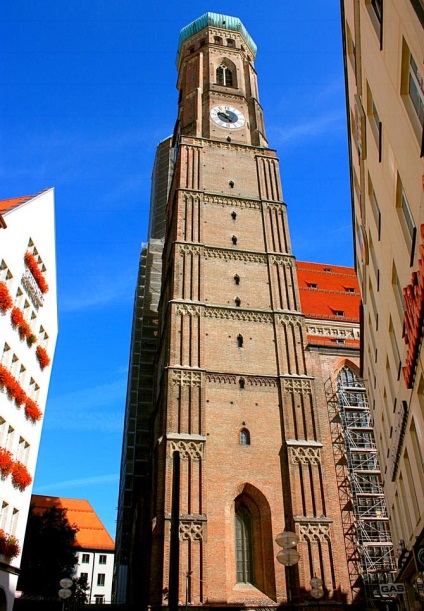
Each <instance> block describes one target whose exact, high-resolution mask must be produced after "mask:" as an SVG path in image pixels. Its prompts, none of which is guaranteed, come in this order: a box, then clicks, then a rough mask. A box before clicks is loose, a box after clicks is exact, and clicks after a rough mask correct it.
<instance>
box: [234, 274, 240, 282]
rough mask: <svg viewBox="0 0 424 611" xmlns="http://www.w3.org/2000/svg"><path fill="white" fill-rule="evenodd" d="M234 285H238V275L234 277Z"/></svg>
mask: <svg viewBox="0 0 424 611" xmlns="http://www.w3.org/2000/svg"><path fill="white" fill-rule="evenodd" d="M234 284H240V276H239V275H238V274H236V275H235V276H234Z"/></svg>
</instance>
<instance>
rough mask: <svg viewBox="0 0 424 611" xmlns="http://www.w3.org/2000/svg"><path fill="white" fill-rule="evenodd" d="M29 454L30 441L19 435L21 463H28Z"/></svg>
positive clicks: (19, 457)
mask: <svg viewBox="0 0 424 611" xmlns="http://www.w3.org/2000/svg"><path fill="white" fill-rule="evenodd" d="M28 456H29V443H28V442H27V441H26V440H25V439H24V438H23V437H19V444H18V455H17V458H18V460H19V461H20V462H21V463H23V464H24V465H26V464H27V463H28Z"/></svg>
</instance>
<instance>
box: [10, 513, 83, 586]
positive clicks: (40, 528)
mask: <svg viewBox="0 0 424 611" xmlns="http://www.w3.org/2000/svg"><path fill="white" fill-rule="evenodd" d="M77 532H78V528H77V527H76V526H75V525H74V526H71V525H70V524H69V521H68V518H67V517H66V509H61V508H58V507H50V508H49V509H47V510H46V511H45V512H44V513H41V514H40V513H35V511H34V507H33V506H31V508H30V512H29V515H28V523H27V529H26V533H25V540H24V548H23V553H22V561H21V574H20V576H19V581H18V589H19V590H22V592H23V594H24V596H37V597H44V598H57V595H58V591H59V589H60V586H59V581H60V580H61V579H62V578H63V577H70V576H71V575H72V573H73V572H74V568H75V564H76V562H77V557H76V553H75V548H74V543H75V536H76V534H77Z"/></svg>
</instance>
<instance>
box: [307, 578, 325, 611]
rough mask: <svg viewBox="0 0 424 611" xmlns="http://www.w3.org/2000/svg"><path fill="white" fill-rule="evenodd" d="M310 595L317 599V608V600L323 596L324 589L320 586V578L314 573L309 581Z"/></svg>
mask: <svg viewBox="0 0 424 611" xmlns="http://www.w3.org/2000/svg"><path fill="white" fill-rule="evenodd" d="M309 583H310V584H311V596H312V597H313V598H315V600H317V601H318V609H319V601H320V599H321V598H322V597H323V596H324V589H323V587H322V579H319V578H318V577H316V576H315V575H314V576H313V577H312V579H311V581H310V582H309Z"/></svg>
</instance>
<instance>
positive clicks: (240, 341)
mask: <svg viewBox="0 0 424 611" xmlns="http://www.w3.org/2000/svg"><path fill="white" fill-rule="evenodd" d="M237 347H238V348H243V335H237Z"/></svg>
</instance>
